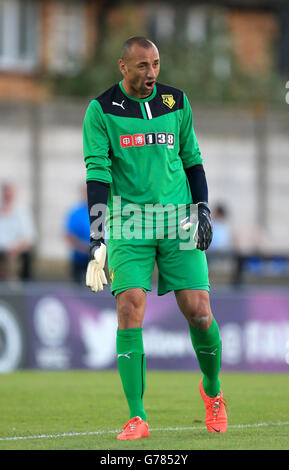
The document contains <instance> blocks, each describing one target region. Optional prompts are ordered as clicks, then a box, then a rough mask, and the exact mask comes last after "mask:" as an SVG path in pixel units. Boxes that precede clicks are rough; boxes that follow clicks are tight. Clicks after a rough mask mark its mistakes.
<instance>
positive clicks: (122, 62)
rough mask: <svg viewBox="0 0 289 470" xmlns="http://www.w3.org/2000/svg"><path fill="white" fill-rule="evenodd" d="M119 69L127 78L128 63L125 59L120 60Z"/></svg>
mask: <svg viewBox="0 0 289 470" xmlns="http://www.w3.org/2000/svg"><path fill="white" fill-rule="evenodd" d="M118 68H119V70H120V72H121V73H122V75H123V76H125V74H126V63H125V62H124V61H123V59H119V61H118Z"/></svg>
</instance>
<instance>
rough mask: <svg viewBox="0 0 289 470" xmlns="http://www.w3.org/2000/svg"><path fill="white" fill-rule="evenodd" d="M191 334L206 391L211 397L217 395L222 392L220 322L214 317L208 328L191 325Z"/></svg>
mask: <svg viewBox="0 0 289 470" xmlns="http://www.w3.org/2000/svg"><path fill="white" fill-rule="evenodd" d="M190 334H191V340H192V345H193V347H194V350H195V352H196V355H197V359H198V362H199V366H200V369H201V371H202V372H203V374H204V377H203V387H204V390H205V393H206V394H207V395H209V396H210V397H215V396H216V395H217V394H218V393H219V392H220V379H219V372H220V368H221V350H222V344H221V338H220V332H219V327H218V324H217V322H216V320H215V318H213V322H212V324H211V326H210V327H209V328H208V329H207V330H199V329H197V328H194V327H193V326H192V325H190Z"/></svg>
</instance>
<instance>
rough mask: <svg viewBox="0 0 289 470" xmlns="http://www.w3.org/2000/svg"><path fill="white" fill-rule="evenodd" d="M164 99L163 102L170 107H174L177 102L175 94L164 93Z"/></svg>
mask: <svg viewBox="0 0 289 470" xmlns="http://www.w3.org/2000/svg"><path fill="white" fill-rule="evenodd" d="M162 99H163V103H164V104H165V105H166V106H168V108H170V109H172V108H173V107H174V106H175V104H176V102H175V100H174V97H173V95H162Z"/></svg>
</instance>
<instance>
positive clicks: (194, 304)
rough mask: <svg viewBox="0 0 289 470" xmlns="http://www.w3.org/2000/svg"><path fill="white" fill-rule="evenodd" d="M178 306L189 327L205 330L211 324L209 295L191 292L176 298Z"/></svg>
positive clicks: (196, 291) (198, 291)
mask: <svg viewBox="0 0 289 470" xmlns="http://www.w3.org/2000/svg"><path fill="white" fill-rule="evenodd" d="M177 300H178V305H179V307H180V310H181V312H182V313H183V314H184V316H185V317H186V319H187V320H188V322H189V323H190V325H192V326H194V327H195V328H198V329H201V330H206V329H207V328H209V327H210V325H211V323H212V319H213V317H212V311H211V306H210V298H209V293H208V292H207V291H203V290H194V291H193V290H191V291H188V292H184V293H183V294H181V295H179V298H178V296H177Z"/></svg>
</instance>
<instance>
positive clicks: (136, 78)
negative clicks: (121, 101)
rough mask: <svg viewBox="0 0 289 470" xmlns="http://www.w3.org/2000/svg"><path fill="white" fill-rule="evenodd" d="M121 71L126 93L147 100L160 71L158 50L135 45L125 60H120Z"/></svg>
mask: <svg viewBox="0 0 289 470" xmlns="http://www.w3.org/2000/svg"><path fill="white" fill-rule="evenodd" d="M119 69H120V71H121V73H122V75H123V77H124V80H123V86H124V89H125V91H126V92H127V93H128V94H129V95H131V96H134V97H135V98H146V97H147V96H149V95H150V94H151V92H152V90H153V88H154V85H155V82H156V79H157V77H158V74H159V71H160V58H159V53H158V50H157V48H156V47H155V46H153V45H152V47H150V48H149V49H144V48H143V47H140V46H138V45H137V44H134V45H133V46H132V47H131V49H130V50H129V51H128V54H127V56H126V57H125V58H124V59H120V60H119Z"/></svg>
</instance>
